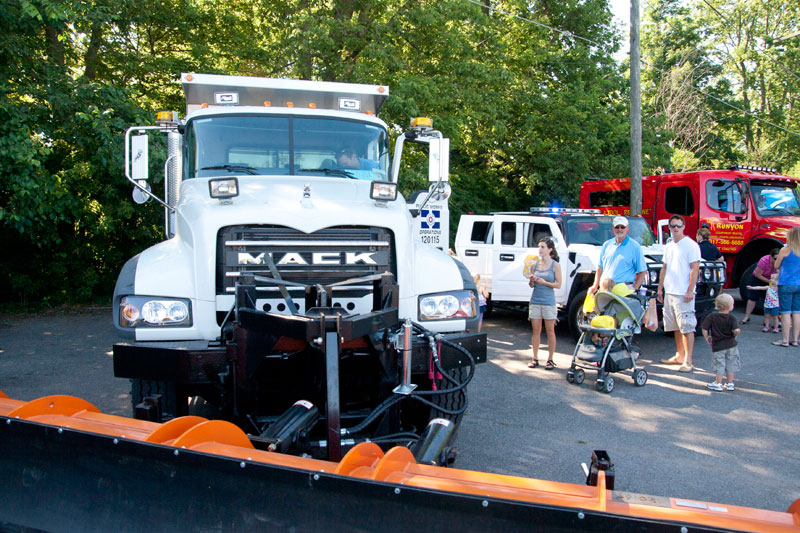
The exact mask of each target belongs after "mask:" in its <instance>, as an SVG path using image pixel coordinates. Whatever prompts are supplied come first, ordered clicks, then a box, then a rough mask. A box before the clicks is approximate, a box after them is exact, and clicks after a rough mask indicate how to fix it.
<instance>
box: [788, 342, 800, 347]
mask: <svg viewBox="0 0 800 533" xmlns="http://www.w3.org/2000/svg"><path fill="white" fill-rule="evenodd" d="M789 346H800V343H798V342H797V341H792V342H790V343H789Z"/></svg>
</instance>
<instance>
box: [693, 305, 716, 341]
mask: <svg viewBox="0 0 800 533" xmlns="http://www.w3.org/2000/svg"><path fill="white" fill-rule="evenodd" d="M713 312H714V304H713V303H711V304H709V305H707V306H706V307H705V308H703V309H695V316H696V317H697V326H696V327H695V328H694V331H695V335H702V334H703V327H702V326H703V321H704V320H705V319H706V317H707V316H708V315H710V314H711V313H713Z"/></svg>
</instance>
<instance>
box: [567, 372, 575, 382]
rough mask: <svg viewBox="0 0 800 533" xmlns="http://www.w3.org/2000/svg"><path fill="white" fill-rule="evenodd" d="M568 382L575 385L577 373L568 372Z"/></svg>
mask: <svg viewBox="0 0 800 533" xmlns="http://www.w3.org/2000/svg"><path fill="white" fill-rule="evenodd" d="M567 381H568V382H569V383H575V373H574V372H573V371H572V370H567Z"/></svg>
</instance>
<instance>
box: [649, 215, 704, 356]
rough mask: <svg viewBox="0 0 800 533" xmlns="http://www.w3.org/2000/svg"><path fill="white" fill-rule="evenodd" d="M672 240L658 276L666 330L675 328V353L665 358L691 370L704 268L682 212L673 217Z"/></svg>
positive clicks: (671, 226) (666, 247)
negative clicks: (696, 297)
mask: <svg viewBox="0 0 800 533" xmlns="http://www.w3.org/2000/svg"><path fill="white" fill-rule="evenodd" d="M669 229H670V231H671V232H672V242H670V243H668V244H667V245H666V246H665V247H664V258H663V263H664V264H663V265H662V267H661V275H660V276H659V278H658V301H659V302H664V331H674V332H675V348H676V351H675V355H674V356H672V357H670V358H669V359H662V360H661V362H662V363H664V364H667V365H680V367H679V368H678V371H680V372H691V371H692V370H694V367H693V366H692V352H693V351H694V331H695V328H696V327H697V317H696V316H695V314H694V289H695V285H696V284H697V275H698V273H699V272H700V246H698V245H697V243H696V242H695V241H693V240H692V238H691V237H687V236H686V235H684V234H683V232H684V230H685V229H686V221H685V220H684V219H683V217H682V216H680V215H672V217H671V218H670V219H669Z"/></svg>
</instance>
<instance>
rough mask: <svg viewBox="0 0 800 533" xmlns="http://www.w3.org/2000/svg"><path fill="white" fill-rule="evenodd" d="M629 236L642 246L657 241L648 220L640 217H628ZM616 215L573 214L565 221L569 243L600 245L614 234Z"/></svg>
mask: <svg viewBox="0 0 800 533" xmlns="http://www.w3.org/2000/svg"><path fill="white" fill-rule="evenodd" d="M627 219H628V228H629V229H628V236H629V237H630V238H632V239H633V240H635V241H636V242H638V243H639V244H641V245H642V246H652V245H653V244H654V243H655V242H656V238H655V236H654V235H653V231H652V230H651V229H650V226H648V225H647V222H645V221H644V219H642V218H638V217H627ZM613 220H614V217H610V216H609V217H598V216H586V217H582V216H571V217H569V218H567V219H566V221H565V222H564V227H565V232H564V233H565V237H566V239H567V244H592V245H600V244H603V243H604V242H606V241H607V240H608V239H610V238H612V237H613V236H614V232H613V230H612V221H613Z"/></svg>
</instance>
